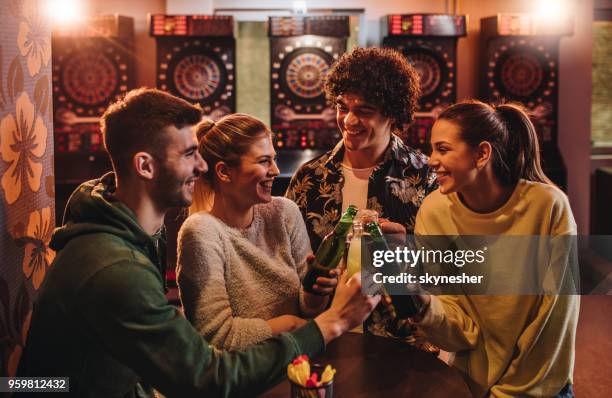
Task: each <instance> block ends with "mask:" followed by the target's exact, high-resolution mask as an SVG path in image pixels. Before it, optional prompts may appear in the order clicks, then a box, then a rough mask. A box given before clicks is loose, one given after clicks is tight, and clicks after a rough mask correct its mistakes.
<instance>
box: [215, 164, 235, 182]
mask: <svg viewBox="0 0 612 398" xmlns="http://www.w3.org/2000/svg"><path fill="white" fill-rule="evenodd" d="M215 175H216V176H217V179H218V180H219V181H221V182H232V176H231V172H230V167H229V166H228V164H227V163H225V162H223V161H221V162H217V164H215Z"/></svg>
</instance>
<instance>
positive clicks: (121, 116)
mask: <svg viewBox="0 0 612 398" xmlns="http://www.w3.org/2000/svg"><path fill="white" fill-rule="evenodd" d="M201 118H202V110H201V109H200V107H199V106H195V105H192V104H190V103H189V102H187V101H185V100H182V99H180V98H177V97H175V96H173V95H170V94H168V93H166V92H164V91H161V90H156V89H149V88H139V89H135V90H132V91H130V92H128V93H127V94H126V95H125V96H124V97H123V98H121V99H120V100H118V101H117V102H115V103H113V104H112V105H110V106H109V107H108V109H107V110H106V112H104V115H102V119H101V121H100V126H101V129H102V135H103V137H104V147H105V148H106V151H107V152H108V154H109V156H110V158H111V161H112V162H113V167H114V169H115V172H117V174H119V175H126V174H129V173H130V170H131V161H132V157H133V156H134V154H136V153H137V152H139V151H145V152H149V153H151V154H152V155H153V156H155V157H157V158H159V159H162V160H164V159H165V156H166V145H167V142H168V137H167V135H166V134H165V131H164V130H165V129H166V127H169V126H175V127H176V128H177V129H181V128H183V127H185V126H189V125H195V124H197V123H198V122H199V121H200V120H201Z"/></svg>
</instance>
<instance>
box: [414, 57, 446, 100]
mask: <svg viewBox="0 0 612 398" xmlns="http://www.w3.org/2000/svg"><path fill="white" fill-rule="evenodd" d="M405 55H406V58H408V61H409V62H410V64H411V65H412V66H413V67H414V68H415V69H416V70H417V72H418V73H419V77H420V79H421V80H420V83H421V95H422V96H424V97H425V96H429V95H432V94H433V93H434V92H436V91H437V90H438V89H439V88H440V82H441V81H442V68H443V67H442V66H441V62H440V60H439V59H438V57H437V56H436V55H434V54H433V53H431V52H428V51H424V50H420V51H407V52H405Z"/></svg>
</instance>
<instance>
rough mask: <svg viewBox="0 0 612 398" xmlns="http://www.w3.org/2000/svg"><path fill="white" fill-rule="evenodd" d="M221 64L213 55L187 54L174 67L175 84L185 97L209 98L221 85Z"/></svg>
mask: <svg viewBox="0 0 612 398" xmlns="http://www.w3.org/2000/svg"><path fill="white" fill-rule="evenodd" d="M215 58H216V57H215ZM219 64H220V62H219V61H218V60H215V59H214V58H213V56H211V55H205V54H189V55H186V56H185V57H183V58H181V59H179V60H178V62H177V63H176V66H175V67H174V73H173V75H174V76H173V81H174V86H175V87H176V89H177V91H178V92H179V93H180V94H181V95H182V96H183V97H185V98H188V99H190V100H194V101H200V100H204V99H206V98H209V97H211V96H213V95H214V94H216V93H217V91H218V90H219V88H220V87H221V82H222V79H223V75H222V73H221V70H222V69H221V68H222V67H220V65H219Z"/></svg>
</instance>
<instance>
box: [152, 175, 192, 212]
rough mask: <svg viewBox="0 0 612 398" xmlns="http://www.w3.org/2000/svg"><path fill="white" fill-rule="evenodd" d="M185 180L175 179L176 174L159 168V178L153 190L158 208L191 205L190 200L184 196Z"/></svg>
mask: <svg viewBox="0 0 612 398" xmlns="http://www.w3.org/2000/svg"><path fill="white" fill-rule="evenodd" d="M185 180H186V178H185ZM185 180H181V181H179V180H177V179H176V176H174V175H172V174H171V173H169V172H168V170H167V169H164V168H162V169H161V170H160V175H159V178H158V179H157V183H156V184H155V189H154V190H153V198H154V200H155V203H156V205H157V206H158V208H161V209H170V208H173V207H187V206H189V205H191V200H189V199H187V198H186V197H185V195H184V191H183V189H184V186H185V185H184V183H185Z"/></svg>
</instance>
